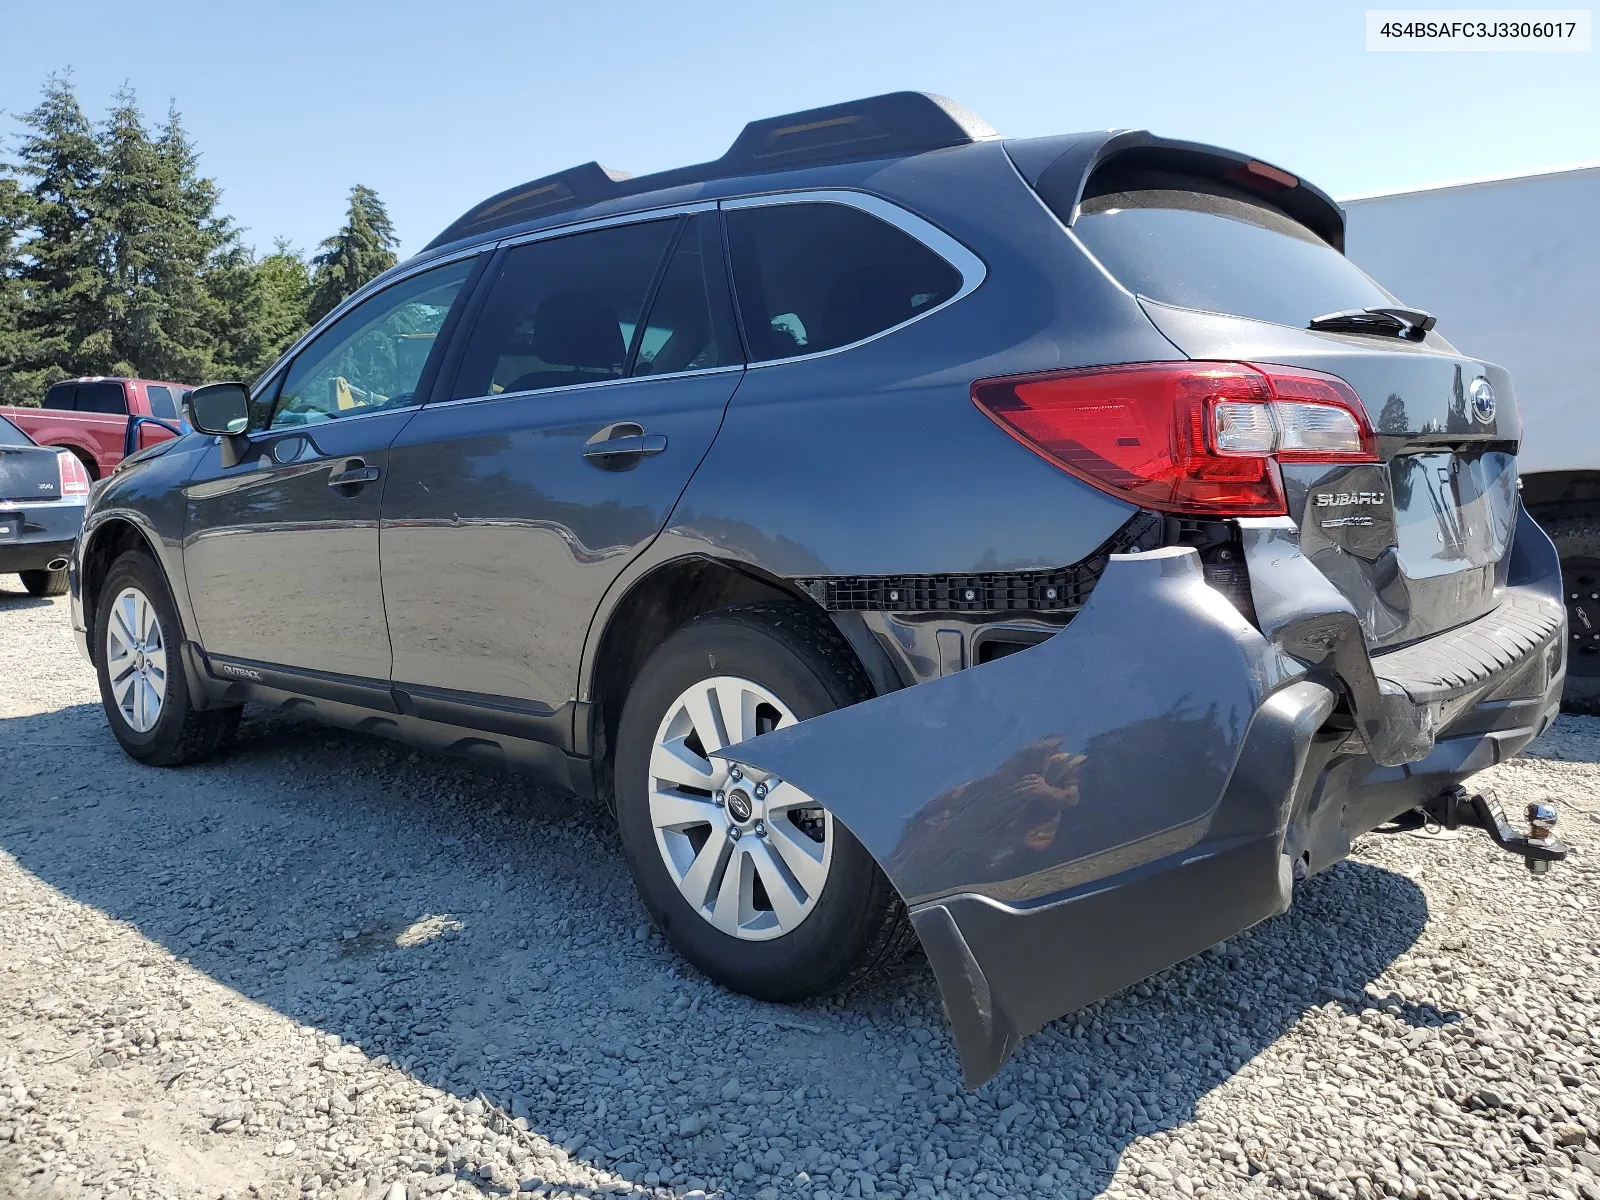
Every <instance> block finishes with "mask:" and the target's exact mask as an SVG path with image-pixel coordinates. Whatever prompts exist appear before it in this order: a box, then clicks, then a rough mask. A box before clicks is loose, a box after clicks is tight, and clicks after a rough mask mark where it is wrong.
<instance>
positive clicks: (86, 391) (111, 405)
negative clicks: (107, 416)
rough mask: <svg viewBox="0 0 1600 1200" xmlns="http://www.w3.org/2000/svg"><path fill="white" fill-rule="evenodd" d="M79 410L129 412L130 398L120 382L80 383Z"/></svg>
mask: <svg viewBox="0 0 1600 1200" xmlns="http://www.w3.org/2000/svg"><path fill="white" fill-rule="evenodd" d="M78 411H79V412H92V413H115V414H120V415H123V416H126V415H127V412H128V399H127V397H126V396H125V395H123V392H122V385H121V384H120V383H80V384H79V385H78Z"/></svg>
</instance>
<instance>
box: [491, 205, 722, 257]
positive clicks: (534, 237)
mask: <svg viewBox="0 0 1600 1200" xmlns="http://www.w3.org/2000/svg"><path fill="white" fill-rule="evenodd" d="M716 210H717V202H716V201H715V200H694V201H690V202H689V203H686V204H669V205H667V206H666V207H664V208H644V209H639V210H638V211H636V212H626V213H618V214H616V215H614V216H610V217H591V218H589V219H588V220H586V221H573V222H571V223H570V224H567V225H552V226H551V227H550V228H548V229H535V230H533V231H532V232H530V233H519V234H517V235H516V236H514V237H508V238H502V239H501V240H500V241H498V242H495V243H494V247H495V249H497V250H498V249H509V248H511V247H513V246H525V245H527V244H528V243H530V242H543V241H548V240H549V239H550V238H553V237H566V236H567V235H569V234H574V233H588V232H589V231H590V230H593V229H610V228H612V227H613V226H616V225H639V224H643V223H644V222H646V221H662V220H665V219H666V218H668V217H681V216H684V215H685V214H688V213H698V212H715V211H716Z"/></svg>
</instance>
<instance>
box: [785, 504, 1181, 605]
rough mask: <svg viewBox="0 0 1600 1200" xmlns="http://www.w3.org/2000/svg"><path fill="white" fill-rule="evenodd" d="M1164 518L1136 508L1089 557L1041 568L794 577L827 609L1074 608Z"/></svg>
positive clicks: (1157, 533)
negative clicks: (1119, 556) (1114, 560)
mask: <svg viewBox="0 0 1600 1200" xmlns="http://www.w3.org/2000/svg"><path fill="white" fill-rule="evenodd" d="M1162 537H1163V523H1162V519H1161V518H1160V517H1158V516H1156V515H1155V514H1153V513H1140V514H1139V515H1138V516H1136V517H1134V518H1133V520H1131V521H1129V522H1128V524H1126V525H1124V526H1123V527H1122V528H1121V529H1119V530H1118V531H1117V532H1116V533H1115V534H1113V535H1112V536H1111V537H1110V538H1109V539H1107V540H1106V542H1105V543H1104V544H1103V545H1101V546H1100V548H1099V549H1098V550H1096V551H1095V552H1094V553H1093V554H1091V555H1090V556H1089V557H1088V558H1085V559H1083V560H1082V561H1081V562H1077V563H1073V564H1072V565H1071V566H1066V567H1054V568H1051V569H1049V570H1043V571H990V572H984V573H982V574H971V575H825V576H813V577H810V578H802V579H796V580H795V581H794V582H795V583H796V584H798V585H799V586H800V587H801V588H802V589H804V590H805V592H806V593H807V594H808V595H809V596H810V597H811V598H812V599H813V600H815V601H816V602H817V603H818V604H820V605H822V607H823V608H824V609H826V610H827V611H828V612H1076V611H1077V610H1078V609H1080V608H1082V607H1083V606H1084V604H1085V603H1087V601H1088V599H1089V593H1090V592H1092V591H1093V590H1094V585H1095V584H1096V583H1098V582H1099V580H1100V576H1101V574H1102V573H1103V572H1104V571H1105V569H1106V565H1107V564H1108V563H1109V562H1110V561H1111V556H1112V555H1113V554H1126V553H1128V552H1129V551H1134V550H1153V549H1155V548H1156V547H1157V546H1160V545H1162V544H1163V541H1162Z"/></svg>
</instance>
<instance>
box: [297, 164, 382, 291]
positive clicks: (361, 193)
mask: <svg viewBox="0 0 1600 1200" xmlns="http://www.w3.org/2000/svg"><path fill="white" fill-rule="evenodd" d="M399 244H400V241H399V239H398V238H396V237H395V234H394V225H393V224H392V223H391V222H390V220H389V213H388V210H387V209H385V208H384V206H383V201H382V200H380V199H378V193H377V192H375V191H373V190H372V189H371V188H368V187H363V186H362V185H361V184H359V183H358V184H357V185H356V186H355V187H353V188H351V189H350V207H349V209H348V210H347V211H346V213H345V222H344V227H343V228H342V229H340V230H339V232H338V233H336V234H334V235H333V236H332V237H330V238H328V239H327V240H326V241H324V242H323V243H322V245H321V246H320V247H319V249H320V251H321V253H319V254H317V255H316V256H315V257H314V258H313V259H312V260H311V261H312V263H313V264H314V265H315V268H316V271H315V274H314V275H313V276H312V289H313V290H312V296H311V311H310V313H309V317H310V319H311V321H313V322H316V321H320V320H321V319H322V318H323V317H324V316H326V315H327V314H328V313H330V312H332V311H333V310H334V308H335V307H336V306H337V305H338V304H339V302H340V301H341V300H343V299H344V298H345V297H346V296H349V295H350V294H352V293H353V292H355V291H356V290H357V289H358V288H360V287H361V286H362V285H363V284H366V283H368V282H370V281H371V280H373V279H376V278H377V277H378V276H379V275H381V274H383V273H384V272H385V271H387V270H388V269H389V268H390V267H392V266H394V264H395V262H396V261H398V260H397V259H396V258H395V248H396V247H397V246H398V245H399Z"/></svg>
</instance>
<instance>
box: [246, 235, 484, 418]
mask: <svg viewBox="0 0 1600 1200" xmlns="http://www.w3.org/2000/svg"><path fill="white" fill-rule="evenodd" d="M493 249H494V245H493V244H492V243H482V244H480V245H477V246H473V247H472V248H470V249H467V250H455V251H452V252H451V253H449V254H441V255H440V256H439V257H438V258H430V259H429V260H428V261H427V262H423V263H417V264H415V265H414V266H408V267H406V268H405V269H404V270H401V269H400V268H399V267H391V268H390V271H393V272H396V273H395V274H390V272H389V271H386V272H384V273H383V274H382V275H380V276H378V277H377V278H376V279H374V280H372V281H371V282H370V283H366V284H363V285H362V286H361V287H359V288H357V289H356V290H355V291H354V292H351V293H350V295H348V296H346V297H345V298H344V299H343V300H341V301H340V302H339V303H338V304H337V305H335V306H334V308H333V311H332V312H330V313H328V315H327V316H325V317H323V318H322V320H320V321H318V322H317V323H316V324H315V325H313V326H312V327H311V328H310V329H308V330H306V331H305V332H304V333H302V334H301V335H300V336H299V338H298V339H296V341H295V343H294V344H293V345H292V346H290V347H289V348H288V349H287V350H285V351H284V352H283V353H282V354H280V355H279V356H278V361H277V362H275V363H273V364H272V366H271V368H269V369H268V370H267V371H265V372H263V373H262V376H261V378H260V379H259V380H257V381H256V385H255V386H254V387H253V388H251V389H250V400H251V402H252V403H254V402H255V400H256V398H257V397H258V396H260V395H261V393H262V392H264V391H266V390H267V388H269V387H271V386H272V384H273V381H274V380H276V379H277V378H278V376H279V375H281V374H282V373H283V372H284V371H285V370H287V369H288V365H289V364H290V363H291V362H293V361H294V358H295V356H296V355H297V354H299V353H300V351H301V350H303V349H305V347H306V346H307V345H308V344H309V343H310V342H311V341H312V340H313V339H315V338H316V337H317V336H318V335H319V334H321V333H322V331H323V330H324V329H326V328H328V326H330V325H332V324H333V323H334V322H335V321H337V320H338V319H339V318H340V317H342V316H344V314H345V313H346V312H348V311H349V310H350V309H352V308H354V307H355V306H356V305H358V304H360V303H362V302H363V301H365V300H366V299H368V298H369V297H371V296H376V295H377V294H378V293H379V292H386V291H388V290H389V288H390V287H391V286H392V285H394V284H397V283H404V282H405V281H406V280H407V279H410V278H411V277H412V276H414V275H420V274H422V273H423V272H424V271H431V270H433V269H434V268H435V267H447V266H449V265H450V264H451V263H453V262H460V261H461V260H462V259H464V258H474V257H476V256H477V255H479V254H487V253H489V252H490V251H491V250H493ZM390 411H392V412H398V411H400V410H399V409H391V410H390Z"/></svg>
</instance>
